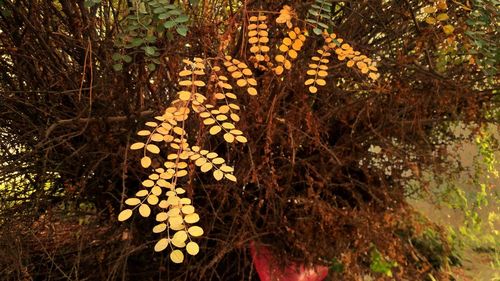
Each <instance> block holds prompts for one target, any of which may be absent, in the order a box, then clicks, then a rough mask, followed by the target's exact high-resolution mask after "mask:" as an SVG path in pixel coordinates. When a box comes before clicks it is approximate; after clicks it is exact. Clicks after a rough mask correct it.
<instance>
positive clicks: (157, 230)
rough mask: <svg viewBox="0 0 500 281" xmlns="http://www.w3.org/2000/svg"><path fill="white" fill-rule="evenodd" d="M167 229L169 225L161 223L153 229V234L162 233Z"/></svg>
mask: <svg viewBox="0 0 500 281" xmlns="http://www.w3.org/2000/svg"><path fill="white" fill-rule="evenodd" d="M166 229H167V225H166V224H164V223H160V224H158V225H155V227H153V233H162V232H163V231H165V230H166Z"/></svg>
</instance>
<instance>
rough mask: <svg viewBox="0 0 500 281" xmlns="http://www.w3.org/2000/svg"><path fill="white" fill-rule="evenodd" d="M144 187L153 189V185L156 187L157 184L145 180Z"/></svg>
mask: <svg viewBox="0 0 500 281" xmlns="http://www.w3.org/2000/svg"><path fill="white" fill-rule="evenodd" d="M142 185H143V186H145V187H152V186H153V185H155V182H154V181H152V180H145V181H143V182H142Z"/></svg>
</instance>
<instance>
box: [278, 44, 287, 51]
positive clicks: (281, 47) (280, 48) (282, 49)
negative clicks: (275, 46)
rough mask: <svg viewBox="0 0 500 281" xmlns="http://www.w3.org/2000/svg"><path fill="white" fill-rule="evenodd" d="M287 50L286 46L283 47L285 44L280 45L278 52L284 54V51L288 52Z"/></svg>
mask: <svg viewBox="0 0 500 281" xmlns="http://www.w3.org/2000/svg"><path fill="white" fill-rule="evenodd" d="M288 49H289V48H288V46H287V45H285V44H281V45H280V47H279V50H280V51H281V52H283V53H284V52H286V51H288Z"/></svg>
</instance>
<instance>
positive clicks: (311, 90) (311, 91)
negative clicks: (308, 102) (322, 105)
mask: <svg viewBox="0 0 500 281" xmlns="http://www.w3.org/2000/svg"><path fill="white" fill-rule="evenodd" d="M309 92H310V93H311V94H315V93H316V92H318V88H316V87H314V86H311V87H309Z"/></svg>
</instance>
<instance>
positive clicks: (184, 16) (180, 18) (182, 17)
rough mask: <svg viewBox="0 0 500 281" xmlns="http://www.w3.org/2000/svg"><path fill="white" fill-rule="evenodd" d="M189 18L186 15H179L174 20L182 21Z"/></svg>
mask: <svg viewBox="0 0 500 281" xmlns="http://www.w3.org/2000/svg"><path fill="white" fill-rule="evenodd" d="M188 20H189V17H188V16H186V15H182V16H179V17H178V18H176V19H175V22H177V23H183V22H187V21H188Z"/></svg>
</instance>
